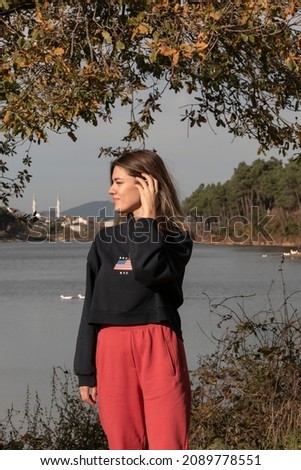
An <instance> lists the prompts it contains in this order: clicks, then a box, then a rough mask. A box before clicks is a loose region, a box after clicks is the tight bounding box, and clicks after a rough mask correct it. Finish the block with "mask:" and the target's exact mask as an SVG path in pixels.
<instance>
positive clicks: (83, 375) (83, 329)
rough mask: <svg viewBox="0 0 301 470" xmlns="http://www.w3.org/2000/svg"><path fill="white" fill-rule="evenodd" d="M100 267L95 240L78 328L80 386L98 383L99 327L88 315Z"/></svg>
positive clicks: (88, 261)
mask: <svg viewBox="0 0 301 470" xmlns="http://www.w3.org/2000/svg"><path fill="white" fill-rule="evenodd" d="M99 268H100V261H99V257H98V255H97V252H96V246H95V242H93V243H92V246H91V248H90V251H89V254H88V258H87V267H86V292H85V301H84V305H83V310H82V316H81V321H80V325H79V330H78V336H77V342H76V349H75V357H74V372H75V374H76V375H77V376H78V382H79V386H81V385H88V386H90V387H94V386H95V385H96V367H95V354H96V342H97V328H96V327H94V326H92V325H89V323H88V315H89V311H90V306H91V301H92V296H93V290H94V285H95V279H96V277H97V274H98V271H99Z"/></svg>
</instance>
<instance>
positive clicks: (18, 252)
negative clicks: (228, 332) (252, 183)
mask: <svg viewBox="0 0 301 470" xmlns="http://www.w3.org/2000/svg"><path fill="white" fill-rule="evenodd" d="M89 247H90V243H76V242H73V243H49V242H44V243H0V263H1V269H0V299H1V302H0V320H1V328H0V377H1V385H0V417H3V416H4V415H5V414H6V410H7V409H8V408H9V407H10V406H11V404H12V403H14V407H15V408H17V409H22V408H23V405H24V403H25V399H26V390H27V386H29V389H30V391H31V392H32V394H33V395H34V394H35V392H36V391H37V392H38V394H39V396H40V398H41V402H42V405H44V406H46V405H48V402H49V400H50V395H51V390H50V380H51V376H52V368H53V367H56V366H62V367H63V368H66V369H72V364H73V355H74V348H75V341H76V336H77V329H78V324H79V320H80V315H81V309H82V305H83V300H82V299H79V298H76V296H78V295H83V294H84V289H85V269H86V256H87V253H88V250H89ZM283 251H287V250H284V249H283V248H280V247H273V246H269V247H250V246H221V245H215V246H212V245H202V244H195V245H194V250H193V255H192V258H191V261H190V263H189V265H188V266H187V271H186V278H185V283H184V292H185V303H184V305H183V306H182V307H181V309H180V314H181V318H182V327H183V335H184V340H185V345H186V351H187V357H188V365H189V368H190V369H191V370H194V369H195V368H196V367H197V364H198V360H199V357H200V356H202V355H206V354H208V353H211V352H213V351H214V348H215V345H214V343H213V342H212V339H211V335H212V334H213V335H221V334H222V332H221V331H220V329H218V328H217V326H216V325H217V318H216V315H215V314H213V313H210V311H209V302H208V298H210V299H212V301H214V302H219V301H221V300H223V299H224V298H228V297H232V296H241V295H243V296H246V297H244V298H243V299H234V300H232V302H234V303H235V304H237V303H238V302H239V303H240V304H242V303H243V308H244V310H245V311H246V313H247V314H249V315H253V314H254V313H256V312H257V311H259V310H263V309H268V308H269V298H268V292H269V297H270V299H272V303H273V306H274V307H275V309H277V308H278V307H279V306H280V305H281V303H282V302H283V288H282V279H281V271H279V269H280V268H282V269H283V271H282V273H283V276H284V279H285V287H286V291H287V294H288V295H289V294H292V293H294V292H296V291H299V292H298V293H296V294H294V295H293V297H292V303H293V304H294V306H295V307H296V308H297V309H298V310H299V312H300V310H301V292H300V289H301V260H300V259H294V260H293V259H289V260H285V262H284V263H283V264H282V263H281V253H282V252H283ZM60 295H64V296H73V297H74V298H72V299H70V300H62V299H61V298H60ZM248 296H250V297H248ZM237 308H238V309H239V307H237Z"/></svg>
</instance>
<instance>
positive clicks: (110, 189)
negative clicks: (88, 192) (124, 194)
mask: <svg viewBox="0 0 301 470" xmlns="http://www.w3.org/2000/svg"><path fill="white" fill-rule="evenodd" d="M115 192H116V191H115V189H114V185H113V184H112V185H111V186H110V187H109V191H108V193H109V194H114V193H115Z"/></svg>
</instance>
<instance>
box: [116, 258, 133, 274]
mask: <svg viewBox="0 0 301 470" xmlns="http://www.w3.org/2000/svg"><path fill="white" fill-rule="evenodd" d="M132 269H133V268H132V263H131V260H130V258H126V257H122V256H121V257H120V258H119V260H118V261H117V263H116V264H115V266H114V270H115V271H132Z"/></svg>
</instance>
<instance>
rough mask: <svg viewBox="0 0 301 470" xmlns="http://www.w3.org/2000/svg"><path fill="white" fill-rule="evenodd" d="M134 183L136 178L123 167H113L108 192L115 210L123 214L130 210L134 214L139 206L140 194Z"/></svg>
mask: <svg viewBox="0 0 301 470" xmlns="http://www.w3.org/2000/svg"><path fill="white" fill-rule="evenodd" d="M136 184H137V182H136V178H135V177H134V176H130V175H129V174H128V172H127V171H126V170H125V169H124V168H122V167H121V166H115V167H114V169H113V173H112V185H111V187H110V189H109V194H110V195H111V196H112V198H113V203H114V206H115V211H118V212H121V213H123V214H128V213H130V212H131V213H132V214H133V215H135V212H136V211H137V210H138V209H139V208H140V207H141V202H140V194H139V191H138V189H137V187H136Z"/></svg>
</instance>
